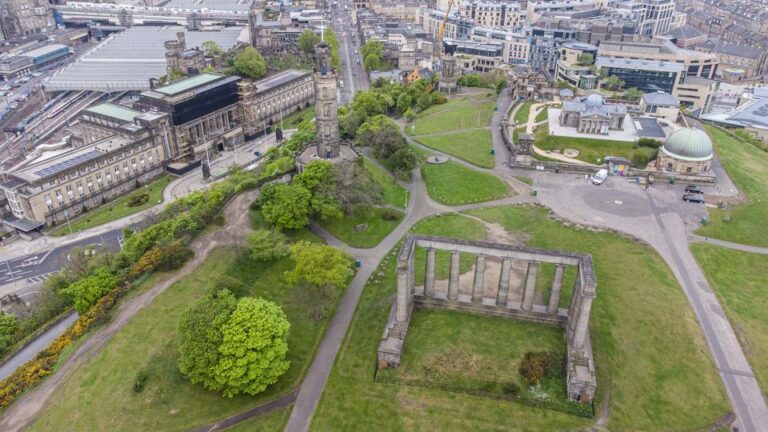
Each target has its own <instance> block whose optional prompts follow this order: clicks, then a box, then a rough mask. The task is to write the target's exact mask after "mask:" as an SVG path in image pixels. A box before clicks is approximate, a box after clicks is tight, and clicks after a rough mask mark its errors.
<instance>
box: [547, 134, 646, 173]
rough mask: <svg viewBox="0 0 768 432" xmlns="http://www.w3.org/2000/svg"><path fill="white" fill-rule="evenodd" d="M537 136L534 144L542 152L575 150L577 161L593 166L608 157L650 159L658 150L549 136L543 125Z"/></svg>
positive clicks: (614, 142) (621, 142)
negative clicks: (645, 157)
mask: <svg viewBox="0 0 768 432" xmlns="http://www.w3.org/2000/svg"><path fill="white" fill-rule="evenodd" d="M535 136H536V140H535V141H534V144H535V145H536V147H538V148H540V149H542V150H560V152H561V153H562V151H563V150H565V149H568V148H573V149H576V150H578V151H579V155H578V156H577V157H576V159H578V160H580V161H584V162H588V163H592V164H601V163H603V158H604V157H606V156H620V157H625V158H627V159H629V160H632V157H633V156H634V155H635V153H638V152H640V153H645V154H647V155H648V156H649V157H650V156H652V155H654V154H655V152H656V149H652V148H649V147H637V146H635V145H634V144H633V143H631V142H627V141H613V140H601V139H592V138H571V137H561V136H554V135H549V128H548V127H546V126H543V125H542V126H539V127H538V128H536V132H535Z"/></svg>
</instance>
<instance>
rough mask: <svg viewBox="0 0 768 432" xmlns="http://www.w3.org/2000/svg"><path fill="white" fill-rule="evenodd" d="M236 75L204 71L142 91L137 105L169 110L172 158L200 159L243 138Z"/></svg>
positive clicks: (181, 160)
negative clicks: (171, 128) (171, 127)
mask: <svg viewBox="0 0 768 432" xmlns="http://www.w3.org/2000/svg"><path fill="white" fill-rule="evenodd" d="M238 81H240V77H239V76H224V75H219V74H213V73H204V74H200V75H195V76H192V77H189V78H185V79H183V80H180V81H176V82H174V83H172V84H169V85H166V86H162V87H157V88H154V89H152V90H148V91H145V92H142V93H141V95H140V97H139V101H138V102H137V103H136V106H137V107H139V108H141V109H142V110H154V111H159V112H162V113H166V114H168V116H169V118H170V121H171V125H172V126H173V148H172V152H171V154H172V155H173V159H174V161H178V162H189V161H196V160H200V159H202V157H203V156H204V155H206V154H208V155H209V156H210V154H209V153H210V152H216V151H223V150H224V149H232V148H234V147H235V146H236V145H238V144H240V143H242V141H243V125H242V120H241V117H242V116H241V112H242V110H241V109H240V104H239V100H238V94H237V82H238Z"/></svg>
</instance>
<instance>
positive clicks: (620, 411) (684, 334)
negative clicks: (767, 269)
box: [311, 207, 730, 431]
mask: <svg viewBox="0 0 768 432" xmlns="http://www.w3.org/2000/svg"><path fill="white" fill-rule="evenodd" d="M472 214H474V215H476V216H481V217H482V218H483V219H487V220H489V221H494V222H498V223H501V224H502V225H503V226H505V227H506V228H507V230H508V231H512V232H515V233H518V234H519V233H523V234H525V235H528V236H530V239H529V240H528V242H527V243H528V244H529V245H531V246H534V247H545V248H557V249H562V250H572V251H577V252H589V253H592V254H593V257H594V261H595V266H596V274H597V281H598V288H597V299H596V300H595V303H594V305H593V309H592V311H593V312H592V320H591V326H590V327H591V337H592V345H593V347H594V353H595V357H596V368H597V373H598V400H597V407H599V406H600V403H601V402H602V400H603V398H605V397H608V400H609V416H608V424H607V426H605V429H606V430H612V431H614V430H615V431H640V430H675V431H677V430H689V431H695V430H702V429H706V427H707V426H709V425H711V424H712V423H713V422H714V421H715V420H716V419H717V418H719V417H720V416H722V415H724V414H725V413H727V412H728V411H729V409H730V407H729V404H728V401H727V399H726V397H725V393H724V391H723V389H722V385H721V382H720V379H719V377H718V375H717V373H716V371H715V369H714V366H713V365H712V362H711V360H710V358H709V354H708V350H707V347H706V343H705V341H704V339H703V337H702V335H701V332H700V330H699V327H698V324H697V323H696V320H695V317H694V316H693V313H692V312H691V310H690V308H689V306H688V303H687V301H686V299H685V296H684V295H683V293H682V292H681V290H680V288H679V286H678V285H677V283H676V282H675V279H674V277H673V276H672V274H671V272H670V271H669V269H668V268H667V267H666V266H665V265H664V263H663V261H662V260H661V258H660V257H658V256H657V255H656V254H655V253H654V252H653V251H652V250H651V249H649V248H647V247H646V246H643V245H641V244H638V243H635V242H632V241H630V240H628V239H625V238H622V237H619V236H617V235H614V234H611V233H595V232H590V231H583V230H576V229H571V228H567V227H564V226H562V225H560V224H559V223H556V222H554V221H552V220H550V219H549V218H548V215H547V213H546V211H545V210H543V209H540V208H537V207H502V208H492V209H486V210H478V211H473V212H472ZM462 220H463V221H466V222H464V223H462ZM461 225H464V226H461ZM441 226H447V227H450V229H448V230H446V231H445V232H444V233H443V232H442V231H441V229H440V228H441ZM414 231H416V232H422V231H426V232H425V233H427V234H433V235H449V236H450V235H453V234H454V233H459V234H461V235H464V236H475V238H484V237H485V233H484V229H483V227H482V225H481V224H480V223H479V222H477V221H474V220H470V219H462V218H461V217H460V216H452V217H451V219H447V217H442V218H439V219H437V220H434V221H431V220H428V221H425V222H423V223H421V224H419V225H418V226H417V227H416V228H414ZM395 255H396V250H393V251H392V252H391V253H390V254H389V255H388V256H387V258H385V260H384V261H383V262H382V263H381V264H380V266H379V269H378V270H377V271H376V272H375V273H374V275H375V276H373V277H372V278H371V280H369V281H368V284H367V285H366V288H365V291H364V292H363V294H362V297H361V300H360V302H359V303H358V308H357V311H356V313H355V316H354V318H353V321H352V325H351V327H350V329H349V331H348V333H347V336H346V339H345V340H344V343H343V345H342V348H341V351H340V352H339V354H338V356H337V358H336V363H335V365H334V369H333V370H332V372H331V375H330V378H329V381H328V384H327V385H326V388H325V392H324V393H323V397H322V399H321V400H320V403H319V406H318V411H317V412H316V414H315V416H314V419H313V422H312V425H311V429H312V430H316V431H326V430H377V431H401V430H440V431H466V430H473V431H474V430H477V431H502V430H504V431H539V430H545V431H557V430H579V429H581V430H586V429H589V427H590V426H591V423H592V422H591V421H589V420H587V419H583V418H579V417H575V416H572V415H567V414H563V413H560V412H555V411H551V410H545V409H539V408H534V407H529V406H525V405H522V404H518V403H512V402H505V401H499V400H495V399H490V398H482V397H475V396H470V395H466V394H462V393H455V392H446V391H440V390H435V389H430V388H424V387H416V386H408V385H395V384H378V383H374V382H373V373H374V370H375V367H376V365H375V358H376V350H377V347H378V342H379V338H380V336H381V331H382V329H383V327H384V323H385V322H386V319H387V315H388V314H389V310H390V305H391V302H392V295H393V293H394V290H395V285H396V280H395V279H396V278H395V266H396V259H395ZM617 269H620V270H617ZM379 271H381V272H382V273H379ZM633 281H642V282H640V283H633ZM638 298H642V299H643V301H642V302H640V301H638ZM406 344H407V342H406ZM489 373H496V371H489ZM350 395H354V396H353V397H351V396H350ZM608 395H610V396H608Z"/></svg>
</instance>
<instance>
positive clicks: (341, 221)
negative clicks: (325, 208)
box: [318, 207, 402, 248]
mask: <svg viewBox="0 0 768 432" xmlns="http://www.w3.org/2000/svg"><path fill="white" fill-rule="evenodd" d="M389 212H397V210H393V209H387V208H382V207H370V208H360V209H359V210H358V211H356V212H355V213H354V214H352V215H345V216H343V217H341V218H335V219H329V220H319V221H318V222H320V225H321V226H322V227H323V228H325V229H326V230H328V232H330V233H331V234H333V235H334V236H336V238H338V239H339V240H341V241H343V242H344V243H346V244H348V245H350V246H352V247H357V248H372V247H374V246H376V245H377V244H379V243H381V241H382V240H384V237H386V236H388V235H389V233H391V232H392V230H394V229H395V228H397V226H398V225H400V221H401V220H402V217H401V218H400V219H398V220H385V219H384V217H383V216H384V214H385V213H389ZM398 213H401V212H398ZM401 214H402V213H401ZM361 224H365V225H367V226H366V227H365V229H363V230H362V231H358V230H357V226H358V225H361Z"/></svg>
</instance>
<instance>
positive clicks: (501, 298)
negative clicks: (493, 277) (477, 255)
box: [496, 259, 512, 306]
mask: <svg viewBox="0 0 768 432" xmlns="http://www.w3.org/2000/svg"><path fill="white" fill-rule="evenodd" d="M510 270H512V260H510V259H503V260H502V261H501V274H500V275H499V290H498V292H497V293H496V306H506V305H507V301H508V299H509V271H510Z"/></svg>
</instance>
